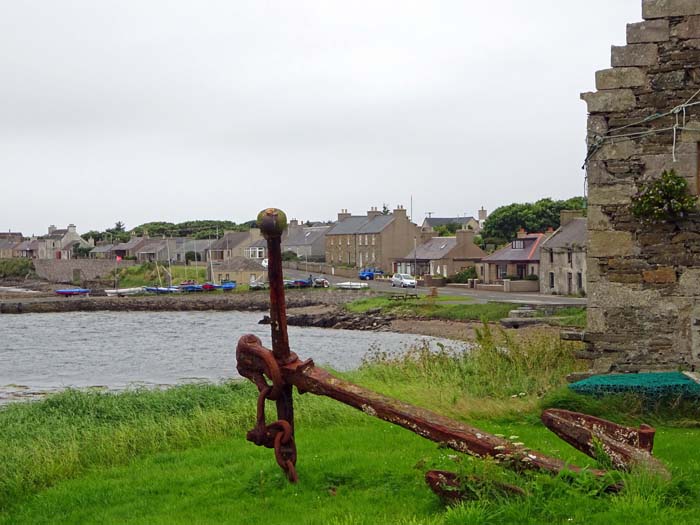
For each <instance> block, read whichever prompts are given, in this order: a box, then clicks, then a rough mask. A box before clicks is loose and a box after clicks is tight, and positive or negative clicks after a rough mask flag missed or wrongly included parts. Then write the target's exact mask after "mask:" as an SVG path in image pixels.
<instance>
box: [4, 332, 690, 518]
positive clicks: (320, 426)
mask: <svg viewBox="0 0 700 525" xmlns="http://www.w3.org/2000/svg"><path fill="white" fill-rule="evenodd" d="M572 349H573V347H572V346H571V345H570V344H569V343H565V342H562V341H559V340H558V339H557V338H556V337H554V336H548V335H546V334H544V333H543V334H532V335H530V336H529V337H528V338H527V339H520V340H517V341H516V340H512V339H508V338H505V336H504V335H503V334H501V333H500V332H490V331H488V330H485V331H483V332H482V333H481V334H480V336H479V340H478V342H477V345H476V346H475V348H474V350H473V351H472V352H471V353H470V354H465V353H464V352H462V351H461V349H459V348H456V349H447V348H445V349H443V350H442V351H441V352H438V353H430V352H427V351H426V350H425V349H424V348H422V347H421V346H418V347H416V348H415V349H414V350H413V351H411V352H409V353H408V354H406V355H404V356H400V355H397V354H392V353H389V352H383V351H381V350H380V349H377V350H376V351H375V352H374V353H373V354H372V355H370V356H368V358H367V359H366V361H365V363H364V364H363V366H362V367H361V368H360V369H359V370H357V371H355V372H352V373H349V374H344V375H345V376H347V378H349V379H350V380H352V381H355V382H357V383H359V384H362V385H364V386H367V387H369V388H372V389H375V390H377V391H380V392H383V393H386V394H389V395H392V396H396V397H398V398H401V399H404V400H407V401H410V402H414V403H415V404H419V405H422V406H425V407H427V408H431V409H434V410H436V411H438V412H440V413H443V414H446V415H448V416H450V417H454V418H457V419H466V420H468V421H469V422H470V423H471V424H475V425H476V426H478V427H480V428H483V429H484V430H487V431H491V432H494V433H501V434H504V435H505V436H512V439H514V440H516V439H517V440H518V441H522V442H525V443H526V444H527V446H529V447H532V448H536V449H540V450H541V451H542V452H544V453H549V454H551V455H553V456H556V457H560V458H562V459H565V460H567V461H573V462H576V463H577V464H579V465H589V466H595V462H594V461H593V460H591V459H589V458H586V457H584V456H582V455H581V454H580V453H578V452H577V451H575V450H574V449H572V448H571V447H569V446H568V445H566V444H565V443H564V442H562V441H560V440H559V439H558V438H556V437H555V436H554V435H553V434H551V433H549V432H548V431H546V429H544V428H543V427H542V425H541V424H539V422H538V415H539V412H540V410H541V408H542V407H544V406H560V407H566V408H572V409H577V408H581V409H585V411H587V412H589V413H593V414H598V415H603V416H605V417H609V418H613V419H615V420H618V421H622V422H626V423H637V422H639V421H641V420H647V419H649V420H652V422H653V423H656V424H657V425H659V433H658V436H657V444H656V454H657V456H658V457H660V458H661V459H662V460H663V461H664V462H666V463H667V464H668V465H669V467H670V469H671V470H672V472H673V480H671V481H668V480H663V479H659V478H656V477H654V476H653V475H651V474H649V473H645V472H641V471H640V472H635V473H632V474H625V475H622V478H623V481H624V482H625V486H626V488H625V490H624V491H623V492H622V493H620V494H618V495H610V494H605V493H603V492H602V488H603V487H602V485H601V484H600V483H598V482H596V481H594V480H592V479H591V478H590V477H588V476H586V475H583V476H575V477H572V476H561V477H559V478H553V477H550V476H547V475H537V474H532V473H521V474H515V473H512V472H510V471H508V470H504V469H502V468H501V467H499V466H498V465H496V464H494V463H493V462H488V461H486V462H485V461H481V460H473V459H470V458H468V457H466V456H462V455H461V454H456V453H454V452H452V451H451V450H446V449H442V448H439V447H437V446H436V445H435V444H433V443H431V442H428V441H426V440H424V439H422V438H420V437H418V436H416V435H414V434H412V433H410V432H408V431H406V430H403V429H400V428H397V427H394V426H391V425H389V424H387V423H384V422H381V421H378V420H374V419H372V418H370V417H369V416H367V415H365V414H363V413H361V412H358V411H355V410H353V409H350V408H348V407H345V406H343V405H341V404H339V403H337V402H334V401H332V400H328V399H324V398H319V397H316V396H313V395H310V394H307V395H304V396H296V399H295V408H296V425H297V447H298V452H299V461H298V470H299V474H300V482H299V483H298V484H297V485H290V484H288V483H287V482H286V480H285V479H284V477H283V476H282V474H281V472H280V471H279V469H278V467H277V466H276V463H275V461H274V456H273V454H272V452H271V451H270V450H268V449H262V448H259V447H255V446H254V445H252V444H250V443H248V442H246V441H245V439H244V436H245V432H246V430H248V429H249V428H250V427H251V426H252V425H253V422H254V408H255V407H254V405H255V398H256V391H255V389H254V387H252V385H249V384H247V383H242V384H229V385H221V386H186V387H180V388H175V389H171V390H168V391H162V392H159V391H156V392H133V393H125V394H120V395H110V394H104V393H81V392H66V393H64V394H60V395H58V396H55V397H52V398H49V399H47V400H46V401H43V402H40V403H34V404H23V405H14V406H11V407H8V408H5V409H3V410H0V523H2V524H3V525H5V524H8V525H9V524H10V523H12V524H22V523H31V524H38V523H149V524H151V523H235V524H242V523H263V522H265V523H290V524H291V523H294V524H296V523H304V524H306V523H314V524H316V523H317V524H343V525H351V524H352V525H355V524H370V523H371V524H377V523H378V524H384V523H387V524H436V525H438V524H446V525H453V524H455V525H456V524H468V523H475V524H476V523H486V524H489V523H509V524H510V523H517V524H525V523H533V524H535V523H536V524H540V523H586V524H590V523H601V524H602V523H606V524H607V523H623V522H624V523H626V522H629V521H634V522H637V523H655V524H656V523H659V524H663V523H678V522H683V521H685V522H687V523H694V521H693V519H696V517H697V515H698V512H700V501H699V500H698V494H699V493H700V460H699V459H698V455H697V452H696V447H697V445H696V443H697V439H698V438H700V430H699V428H700V422H699V420H700V414H699V412H698V408H699V407H698V406H697V404H693V403H675V404H673V405H663V406H661V405H658V406H655V405H650V404H648V403H643V402H641V401H639V400H634V399H633V398H624V399H617V398H611V399H607V400H603V401H600V400H593V399H590V398H583V397H580V396H576V395H573V394H570V393H568V391H567V390H566V389H565V387H564V379H563V377H564V375H565V374H566V373H569V372H571V371H573V370H575V369H576V368H577V363H576V362H575V360H574V359H573V358H572V357H571V355H572ZM273 409H274V406H273V404H270V406H269V410H270V412H273ZM268 417H271V416H268ZM430 468H447V469H449V470H453V471H458V472H461V473H462V474H463V475H464V476H465V479H470V481H467V486H468V487H469V488H470V490H472V492H473V494H474V497H475V499H474V500H473V501H470V502H467V503H464V504H461V505H457V506H454V507H445V506H444V505H443V504H442V503H441V502H440V501H439V500H438V499H437V497H436V496H434V495H433V494H432V492H430V490H429V489H428V488H427V486H426V485H425V484H424V482H423V476H424V473H425V471H426V470H428V469H430ZM476 474H478V475H479V476H481V477H482V478H483V479H484V481H481V482H476V481H474V480H473V479H474V478H473V476H474V475H476ZM470 476H471V477H470ZM496 481H507V482H509V483H514V484H517V485H519V486H521V487H522V488H523V489H524V490H526V491H527V493H528V496H527V497H513V496H504V495H503V494H501V493H499V492H498V491H497V490H496V488H495V484H494V482H496Z"/></svg>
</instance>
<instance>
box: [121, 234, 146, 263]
mask: <svg viewBox="0 0 700 525" xmlns="http://www.w3.org/2000/svg"><path fill="white" fill-rule="evenodd" d="M147 241H148V237H136V236H133V237H131V239H129V240H128V241H127V242H122V243H119V244H115V245H114V246H113V247H112V256H114V257H121V258H122V259H126V258H129V259H131V258H136V252H137V250H138V249H139V248H140V247H141V246H143V245H144V244H145V243H146V242H147Z"/></svg>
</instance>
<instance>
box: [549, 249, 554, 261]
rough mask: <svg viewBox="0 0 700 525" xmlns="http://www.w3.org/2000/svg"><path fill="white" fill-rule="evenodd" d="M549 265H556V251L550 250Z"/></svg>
mask: <svg viewBox="0 0 700 525" xmlns="http://www.w3.org/2000/svg"><path fill="white" fill-rule="evenodd" d="M549 263H550V264H554V250H549Z"/></svg>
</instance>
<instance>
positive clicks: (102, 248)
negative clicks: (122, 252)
mask: <svg viewBox="0 0 700 525" xmlns="http://www.w3.org/2000/svg"><path fill="white" fill-rule="evenodd" d="M112 246H113V245H112V244H103V245H102V246H95V247H94V248H93V249H92V250H90V253H109V252H111V251H112Z"/></svg>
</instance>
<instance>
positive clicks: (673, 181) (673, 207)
mask: <svg viewBox="0 0 700 525" xmlns="http://www.w3.org/2000/svg"><path fill="white" fill-rule="evenodd" d="M696 210H697V198H696V197H694V196H693V195H691V194H690V190H689V188H688V181H686V180H685V179H684V178H683V177H681V176H680V175H678V174H677V173H676V172H675V170H670V171H664V172H663V173H662V174H661V177H660V178H658V179H655V180H653V181H649V182H647V183H645V184H643V185H642V186H641V187H640V188H639V192H638V193H637V194H636V195H635V196H634V197H632V214H633V215H634V216H635V217H636V218H637V219H639V220H640V221H642V222H643V223H651V224H655V223H662V222H676V221H679V220H681V219H684V218H685V217H687V216H688V214H690V213H692V212H694V211H696Z"/></svg>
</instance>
